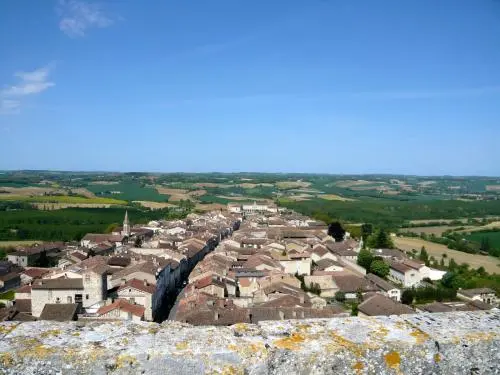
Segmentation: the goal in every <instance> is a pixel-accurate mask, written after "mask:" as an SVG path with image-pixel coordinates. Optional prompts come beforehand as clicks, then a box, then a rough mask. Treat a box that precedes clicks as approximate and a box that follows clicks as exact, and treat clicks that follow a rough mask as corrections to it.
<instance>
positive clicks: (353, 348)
mask: <svg viewBox="0 0 500 375" xmlns="http://www.w3.org/2000/svg"><path fill="white" fill-rule="evenodd" d="M330 336H331V337H332V339H333V343H332V344H329V345H327V348H328V349H329V350H332V351H336V350H339V349H347V350H349V351H350V352H352V353H354V355H356V356H357V357H360V356H361V355H362V354H363V351H364V348H363V346H362V345H359V344H356V343H354V342H352V341H350V340H347V339H346V338H344V337H342V336H340V335H339V334H337V333H335V332H331V333H330Z"/></svg>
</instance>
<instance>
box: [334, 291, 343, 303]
mask: <svg viewBox="0 0 500 375" xmlns="http://www.w3.org/2000/svg"><path fill="white" fill-rule="evenodd" d="M335 300H336V301H338V302H345V293H344V292H337V293H335Z"/></svg>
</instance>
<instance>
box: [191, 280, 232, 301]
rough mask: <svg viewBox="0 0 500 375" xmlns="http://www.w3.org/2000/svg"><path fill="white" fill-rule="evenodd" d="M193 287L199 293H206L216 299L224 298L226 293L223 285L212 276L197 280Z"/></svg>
mask: <svg viewBox="0 0 500 375" xmlns="http://www.w3.org/2000/svg"><path fill="white" fill-rule="evenodd" d="M194 285H195V288H196V289H198V290H199V291H200V292H203V293H207V294H210V295H212V296H215V297H218V298H224V296H225V293H226V286H225V284H224V283H223V282H222V281H220V280H218V279H216V278H213V277H212V276H208V277H205V278H204V279H201V280H198V281H197V282H196V283H195V284H194Z"/></svg>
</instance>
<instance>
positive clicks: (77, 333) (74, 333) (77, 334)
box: [71, 332, 80, 336]
mask: <svg viewBox="0 0 500 375" xmlns="http://www.w3.org/2000/svg"><path fill="white" fill-rule="evenodd" d="M71 336H80V332H73V333H72V334H71Z"/></svg>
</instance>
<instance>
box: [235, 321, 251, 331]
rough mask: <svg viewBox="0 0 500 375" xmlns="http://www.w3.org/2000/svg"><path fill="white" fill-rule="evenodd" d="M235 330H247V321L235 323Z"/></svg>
mask: <svg viewBox="0 0 500 375" xmlns="http://www.w3.org/2000/svg"><path fill="white" fill-rule="evenodd" d="M234 330H235V331H238V332H247V331H248V326H247V325H246V324H245V323H237V324H235V325H234Z"/></svg>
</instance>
